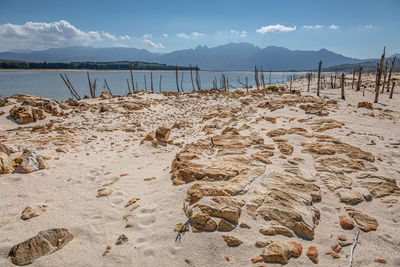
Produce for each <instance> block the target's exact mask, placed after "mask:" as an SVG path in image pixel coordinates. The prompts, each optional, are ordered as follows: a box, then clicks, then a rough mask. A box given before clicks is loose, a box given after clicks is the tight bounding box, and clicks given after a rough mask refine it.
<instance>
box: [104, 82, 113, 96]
mask: <svg viewBox="0 0 400 267" xmlns="http://www.w3.org/2000/svg"><path fill="white" fill-rule="evenodd" d="M104 85H105V86H106V88H107V90H108V92H109V93H110V95H113V94H112V93H111V90H110V87H108V84H107V80H106V79H104Z"/></svg>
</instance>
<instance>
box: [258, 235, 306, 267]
mask: <svg viewBox="0 0 400 267" xmlns="http://www.w3.org/2000/svg"><path fill="white" fill-rule="evenodd" d="M301 250H302V249H301V245H300V244H298V243H295V242H289V243H288V242H285V241H279V240H273V241H272V240H271V242H270V244H268V245H267V246H266V247H265V248H264V250H263V252H262V253H261V255H260V256H261V257H262V258H263V260H264V261H266V262H271V263H281V264H287V263H288V261H289V259H290V258H291V257H299V256H300V255H301Z"/></svg>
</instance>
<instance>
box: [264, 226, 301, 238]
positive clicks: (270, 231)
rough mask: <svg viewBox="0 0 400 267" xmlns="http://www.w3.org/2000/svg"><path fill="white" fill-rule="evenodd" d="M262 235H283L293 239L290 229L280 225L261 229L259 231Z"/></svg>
mask: <svg viewBox="0 0 400 267" xmlns="http://www.w3.org/2000/svg"><path fill="white" fill-rule="evenodd" d="M259 232H260V233H261V234H263V235H272V236H274V235H285V236H289V237H293V236H294V234H293V232H292V231H290V229H288V228H287V227H285V226H282V225H270V226H268V227H263V228H261V229H260V231H259Z"/></svg>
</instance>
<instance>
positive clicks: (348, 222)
mask: <svg viewBox="0 0 400 267" xmlns="http://www.w3.org/2000/svg"><path fill="white" fill-rule="evenodd" d="M339 223H340V226H341V227H342V228H343V229H353V228H354V221H353V220H352V219H351V218H347V217H344V216H339Z"/></svg>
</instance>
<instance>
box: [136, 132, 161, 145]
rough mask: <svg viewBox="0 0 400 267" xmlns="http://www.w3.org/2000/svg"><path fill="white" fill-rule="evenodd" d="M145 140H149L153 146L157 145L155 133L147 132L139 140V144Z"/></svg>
mask: <svg viewBox="0 0 400 267" xmlns="http://www.w3.org/2000/svg"><path fill="white" fill-rule="evenodd" d="M145 141H149V142H150V143H151V145H152V146H153V147H157V146H158V142H157V139H156V134H155V133H148V134H147V135H146V136H145V137H144V138H143V139H142V140H141V141H140V144H141V145H142V144H144V142H145Z"/></svg>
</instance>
